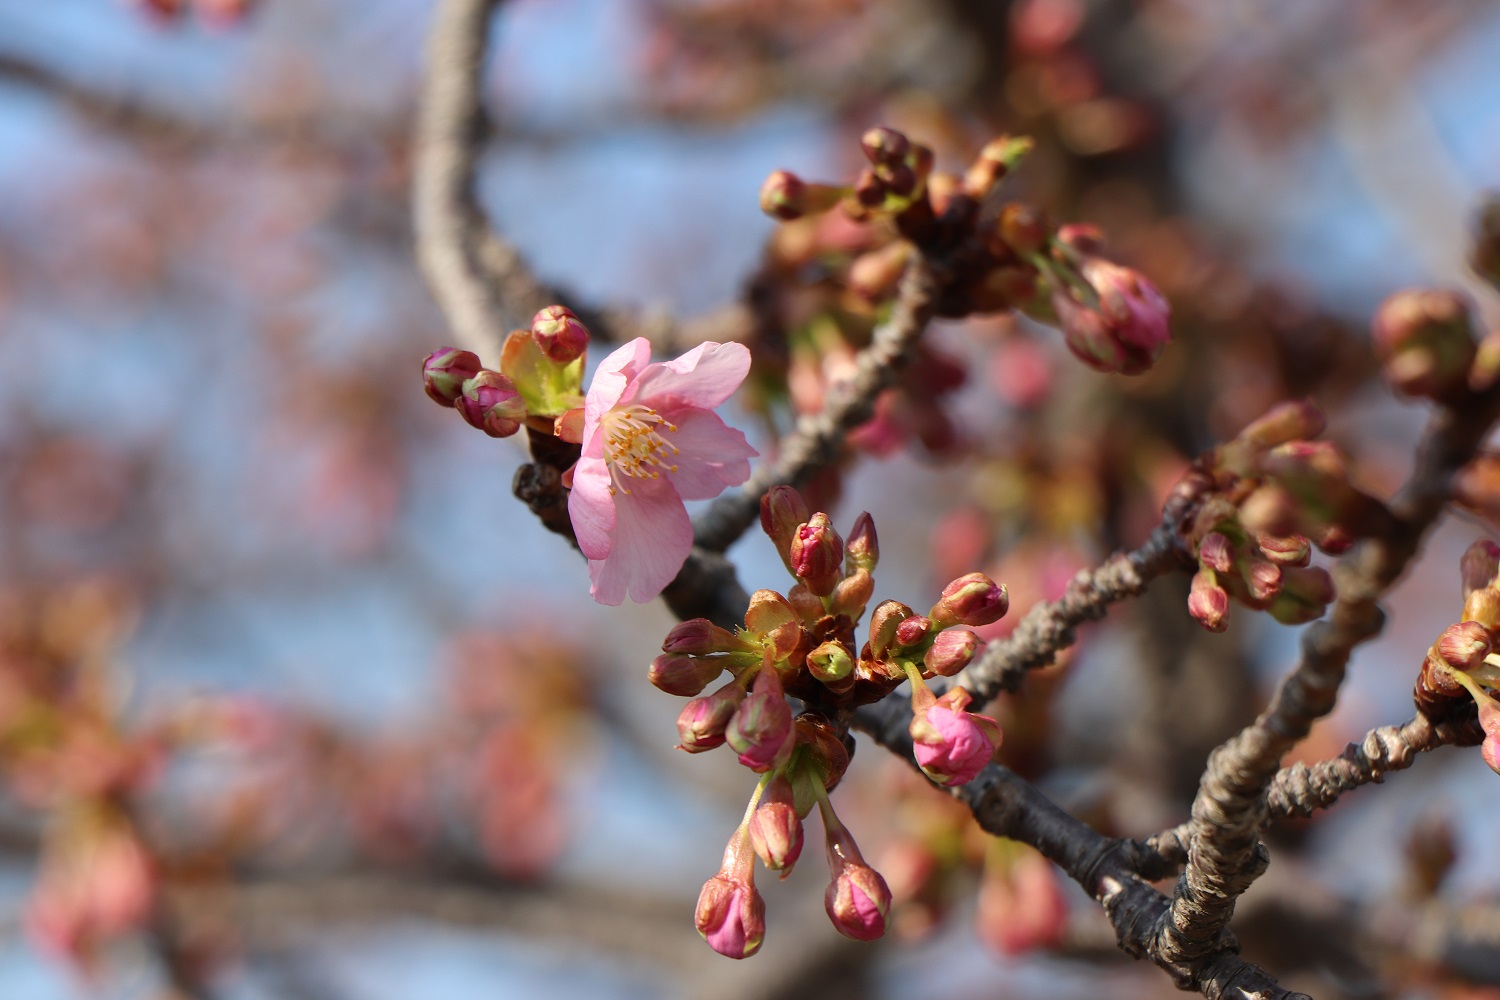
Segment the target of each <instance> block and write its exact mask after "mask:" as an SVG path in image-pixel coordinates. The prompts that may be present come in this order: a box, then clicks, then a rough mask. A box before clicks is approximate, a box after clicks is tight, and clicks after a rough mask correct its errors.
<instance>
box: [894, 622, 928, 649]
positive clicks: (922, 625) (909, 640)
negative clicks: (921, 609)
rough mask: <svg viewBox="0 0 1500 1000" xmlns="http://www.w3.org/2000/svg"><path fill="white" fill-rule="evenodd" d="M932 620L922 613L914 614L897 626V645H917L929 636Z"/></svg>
mask: <svg viewBox="0 0 1500 1000" xmlns="http://www.w3.org/2000/svg"><path fill="white" fill-rule="evenodd" d="M931 630H932V622H931V621H929V620H928V619H926V618H924V617H922V616H921V615H912V616H911V617H910V618H908V619H906V620H905V621H903V622H902V623H901V624H900V625H897V626H896V645H897V646H901V647H903V648H907V647H911V646H916V645H918V644H920V643H921V642H922V640H924V639H926V638H927V633H928V632H929V631H931Z"/></svg>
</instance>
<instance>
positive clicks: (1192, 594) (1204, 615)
mask: <svg viewBox="0 0 1500 1000" xmlns="http://www.w3.org/2000/svg"><path fill="white" fill-rule="evenodd" d="M1188 614H1190V615H1192V616H1193V617H1194V618H1196V619H1197V620H1198V624H1200V625H1202V626H1203V627H1204V628H1206V629H1208V630H1209V631H1210V632H1222V631H1224V630H1225V629H1226V628H1228V627H1229V593H1228V592H1227V591H1226V590H1225V589H1224V588H1223V587H1221V586H1219V584H1218V582H1217V581H1216V580H1215V579H1214V574H1213V571H1212V570H1199V571H1198V572H1197V573H1194V574H1193V585H1192V588H1191V589H1190V590H1189V591H1188Z"/></svg>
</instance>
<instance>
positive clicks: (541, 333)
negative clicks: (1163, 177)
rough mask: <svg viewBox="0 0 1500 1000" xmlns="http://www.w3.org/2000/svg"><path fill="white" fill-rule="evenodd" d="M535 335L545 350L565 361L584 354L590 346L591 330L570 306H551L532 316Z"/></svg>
mask: <svg viewBox="0 0 1500 1000" xmlns="http://www.w3.org/2000/svg"><path fill="white" fill-rule="evenodd" d="M531 335H532V336H533V337H535V338H536V343H537V346H538V347H540V348H541V349H542V353H543V354H545V355H547V357H548V358H550V359H552V360H553V361H555V362H556V363H557V364H560V365H565V364H568V363H570V362H573V361H576V360H578V359H579V358H581V357H583V353H584V351H586V350H588V347H589V330H588V327H586V326H584V325H583V322H582V321H581V320H580V319H579V318H578V317H577V316H576V315H575V314H574V313H573V310H571V309H569V308H567V307H566V306H547V307H546V308H545V309H542V310H541V311H539V312H538V313H537V314H536V315H535V316H533V317H532V318H531Z"/></svg>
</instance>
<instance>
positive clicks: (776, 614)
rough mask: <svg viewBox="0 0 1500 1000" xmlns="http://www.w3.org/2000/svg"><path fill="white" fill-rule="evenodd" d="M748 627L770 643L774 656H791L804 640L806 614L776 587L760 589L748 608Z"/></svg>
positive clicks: (777, 658)
mask: <svg viewBox="0 0 1500 1000" xmlns="http://www.w3.org/2000/svg"><path fill="white" fill-rule="evenodd" d="M745 629H746V630H747V631H749V632H750V633H751V634H752V635H755V636H758V637H759V638H760V639H761V640H763V641H764V642H767V643H769V644H770V647H769V648H770V650H771V657H772V659H776V660H781V659H785V658H786V657H788V656H790V655H791V654H792V652H793V650H795V649H796V648H797V646H798V645H799V644H800V643H801V641H802V616H801V614H799V613H798V611H797V609H796V608H795V607H793V606H792V604H791V602H790V601H788V600H787V599H786V598H785V597H782V596H781V595H780V594H778V593H776V591H774V590H757V591H756V592H755V593H753V594H751V595H750V606H749V607H748V608H746V609H745Z"/></svg>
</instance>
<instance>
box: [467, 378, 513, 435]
mask: <svg viewBox="0 0 1500 1000" xmlns="http://www.w3.org/2000/svg"><path fill="white" fill-rule="evenodd" d="M454 406H455V407H456V408H457V410H458V412H459V414H460V415H461V416H462V417H463V418H464V420H466V421H468V423H469V425H470V426H471V427H477V428H479V429H480V430H482V431H484V432H485V433H486V434H488V435H489V436H490V437H497V438H502V437H510V436H511V435H512V434H514V433H515V432H516V431H518V430H520V429H521V421H523V420H525V419H526V402H525V400H523V399H522V398H521V394H520V393H519V392H517V391H516V386H515V383H514V382H512V381H511V380H510V379H508V378H506V377H505V376H504V375H501V374H500V373H499V372H492V371H488V370H485V371H481V372H480V373H479V374H478V375H475V376H474V377H473V378H471V379H469V380H468V381H467V382H465V383H464V388H463V393H462V394H461V395H459V396H458V398H457V399H455V400H454Z"/></svg>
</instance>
